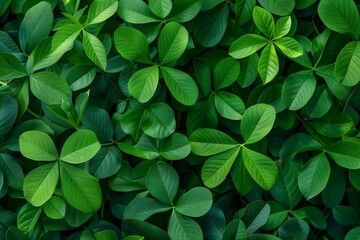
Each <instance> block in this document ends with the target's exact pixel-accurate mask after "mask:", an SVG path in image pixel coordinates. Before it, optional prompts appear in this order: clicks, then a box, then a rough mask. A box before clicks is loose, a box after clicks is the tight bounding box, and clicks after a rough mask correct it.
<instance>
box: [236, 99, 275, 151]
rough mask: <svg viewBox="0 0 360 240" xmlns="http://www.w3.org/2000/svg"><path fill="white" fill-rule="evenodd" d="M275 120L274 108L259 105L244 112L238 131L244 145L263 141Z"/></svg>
mask: <svg viewBox="0 0 360 240" xmlns="http://www.w3.org/2000/svg"><path fill="white" fill-rule="evenodd" d="M275 118H276V111H275V108H274V107H273V106H271V105H268V104H264V103H259V104H256V105H253V106H251V107H249V108H248V109H246V110H245V112H244V114H243V119H242V120H241V125H240V130H241V134H242V136H243V138H244V140H245V143H246V144H251V143H255V142H258V141H260V140H261V139H263V138H264V137H265V136H266V135H267V134H268V133H269V132H270V130H271V129H272V127H273V125H274V122H275Z"/></svg>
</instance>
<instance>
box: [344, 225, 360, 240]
mask: <svg viewBox="0 0 360 240" xmlns="http://www.w3.org/2000/svg"><path fill="white" fill-rule="evenodd" d="M359 236H360V227H355V228H353V229H351V230H350V231H349V232H348V233H347V234H346V236H345V240H358V239H359Z"/></svg>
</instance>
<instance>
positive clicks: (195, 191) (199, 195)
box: [175, 187, 212, 217]
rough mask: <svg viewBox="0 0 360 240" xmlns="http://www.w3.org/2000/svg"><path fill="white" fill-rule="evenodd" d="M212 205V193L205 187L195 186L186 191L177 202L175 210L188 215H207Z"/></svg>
mask: <svg viewBox="0 0 360 240" xmlns="http://www.w3.org/2000/svg"><path fill="white" fill-rule="evenodd" d="M211 205H212V193H211V192H210V190H209V189H207V188H204V187H195V188H192V189H190V190H189V191H187V192H185V193H184V194H183V195H181V197H180V198H179V200H178V201H177V202H176V205H175V211H176V212H178V213H180V214H182V215H185V216H188V217H201V216H203V215H205V214H206V213H207V212H208V211H209V210H210V208H211Z"/></svg>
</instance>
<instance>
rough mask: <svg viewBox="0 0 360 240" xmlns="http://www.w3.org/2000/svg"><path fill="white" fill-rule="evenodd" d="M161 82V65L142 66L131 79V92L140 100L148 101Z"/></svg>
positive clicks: (142, 101)
mask: <svg viewBox="0 0 360 240" xmlns="http://www.w3.org/2000/svg"><path fill="white" fill-rule="evenodd" d="M158 82H159V67H158V66H157V65H155V66H151V67H147V68H142V69H140V70H139V71H137V72H135V73H134V75H132V76H131V78H130V79H129V84H128V88H129V92H130V94H131V95H132V96H133V97H135V98H136V99H137V100H138V101H139V102H141V103H145V102H148V101H149V100H150V99H151V98H152V96H154V94H155V91H156V87H157V85H158Z"/></svg>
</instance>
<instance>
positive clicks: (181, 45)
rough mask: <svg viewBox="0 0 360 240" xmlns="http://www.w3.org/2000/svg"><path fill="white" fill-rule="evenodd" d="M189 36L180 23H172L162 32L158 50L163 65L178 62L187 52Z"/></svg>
mask: <svg viewBox="0 0 360 240" xmlns="http://www.w3.org/2000/svg"><path fill="white" fill-rule="evenodd" d="M188 39H189V34H188V32H187V30H186V28H185V27H183V26H181V25H180V24H179V23H176V22H170V23H168V24H166V25H165V27H164V28H163V29H162V30H161V32H160V36H159V43H158V50H159V57H160V61H161V64H165V63H169V62H173V61H176V60H177V59H179V58H180V57H181V55H182V54H183V53H184V52H185V49H186V46H187V44H188Z"/></svg>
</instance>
